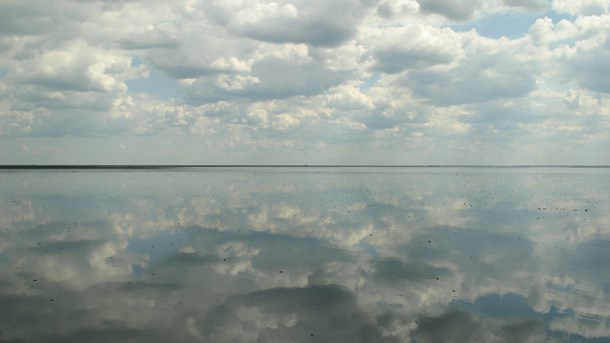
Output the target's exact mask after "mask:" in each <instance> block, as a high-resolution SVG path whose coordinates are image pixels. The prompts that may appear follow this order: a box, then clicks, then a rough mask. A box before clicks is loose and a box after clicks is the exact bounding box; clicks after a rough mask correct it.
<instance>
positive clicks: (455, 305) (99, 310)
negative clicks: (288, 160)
mask: <svg viewBox="0 0 610 343" xmlns="http://www.w3.org/2000/svg"><path fill="white" fill-rule="evenodd" d="M0 186H1V189H2V191H1V192H0V342H12V341H15V342H18V341H25V342H32V341H45V342H47V341H61V342H85V341H86V342H98V341H99V342H109V341H112V342H125V341H130V342H135V341H145V342H166V341H174V342H193V341H203V342H255V341H258V342H326V341H337V342H385V341H388V342H418V343H419V342H541V341H544V342H608V341H610V319H609V318H610V267H608V261H610V169H605V168H597V169H587V168H312V167H309V168H182V169H172V168H168V169H154V170H86V171H83V170H47V171H42V170H25V171H24V170H3V171H0Z"/></svg>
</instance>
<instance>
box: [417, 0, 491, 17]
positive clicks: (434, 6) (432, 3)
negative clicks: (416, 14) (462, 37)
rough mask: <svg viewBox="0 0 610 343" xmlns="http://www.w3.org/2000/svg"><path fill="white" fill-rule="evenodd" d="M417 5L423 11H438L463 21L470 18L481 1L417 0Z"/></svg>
mask: <svg viewBox="0 0 610 343" xmlns="http://www.w3.org/2000/svg"><path fill="white" fill-rule="evenodd" d="M417 2H418V3H419V7H420V9H421V10H422V11H424V12H430V13H438V14H441V15H444V16H446V17H448V18H450V19H453V20H457V21H464V20H467V19H470V18H471V17H472V16H473V14H474V13H475V11H476V10H477V9H478V8H479V6H481V1H480V0H476V1H467V0H460V1H452V2H451V3H447V2H445V1H441V0H417Z"/></svg>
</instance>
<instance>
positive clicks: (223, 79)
mask: <svg viewBox="0 0 610 343" xmlns="http://www.w3.org/2000/svg"><path fill="white" fill-rule="evenodd" d="M343 78H344V73H342V72H340V71H334V70H331V69H328V68H326V67H325V66H323V65H321V64H318V63H315V62H314V61H308V60H304V61H291V60H287V59H280V58H276V57H266V58H263V59H261V60H259V61H256V62H255V63H253V64H252V72H251V74H250V75H220V76H217V77H214V78H203V79H200V80H198V81H196V82H195V83H193V84H192V85H188V86H186V87H185V92H186V94H188V99H189V101H190V102H191V103H195V104H198V103H199V104H201V103H209V102H217V101H221V100H237V101H239V100H240V99H249V100H252V101H257V100H269V99H284V98H288V97H293V96H299V95H300V96H312V95H316V94H320V93H323V92H324V91H325V90H327V89H328V88H330V87H332V86H335V85H338V84H340V83H341V81H342V80H343Z"/></svg>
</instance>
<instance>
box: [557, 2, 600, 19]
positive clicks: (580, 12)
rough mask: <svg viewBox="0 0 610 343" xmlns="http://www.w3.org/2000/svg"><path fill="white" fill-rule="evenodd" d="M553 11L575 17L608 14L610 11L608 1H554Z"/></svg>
mask: <svg viewBox="0 0 610 343" xmlns="http://www.w3.org/2000/svg"><path fill="white" fill-rule="evenodd" d="M552 7H553V10H554V11H556V12H563V13H568V14H571V15H575V16H589V15H600V14H606V13H608V12H609V11H610V1H608V0H575V1H568V0H554V1H553V5H552Z"/></svg>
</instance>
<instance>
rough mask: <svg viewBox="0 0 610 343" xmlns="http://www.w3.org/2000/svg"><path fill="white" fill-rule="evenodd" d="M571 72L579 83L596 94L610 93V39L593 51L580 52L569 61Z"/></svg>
mask: <svg viewBox="0 0 610 343" xmlns="http://www.w3.org/2000/svg"><path fill="white" fill-rule="evenodd" d="M569 70H570V72H572V73H573V74H574V75H575V77H576V79H577V80H578V83H579V84H580V85H581V86H583V87H585V88H587V89H589V90H591V91H594V92H602V93H610V81H609V80H608V78H606V77H604V75H607V73H609V72H610V39H606V41H605V42H604V43H603V44H600V45H598V46H596V47H594V48H592V49H588V50H585V51H578V52H577V53H576V54H575V55H574V56H573V57H572V58H570V60H569Z"/></svg>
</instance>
